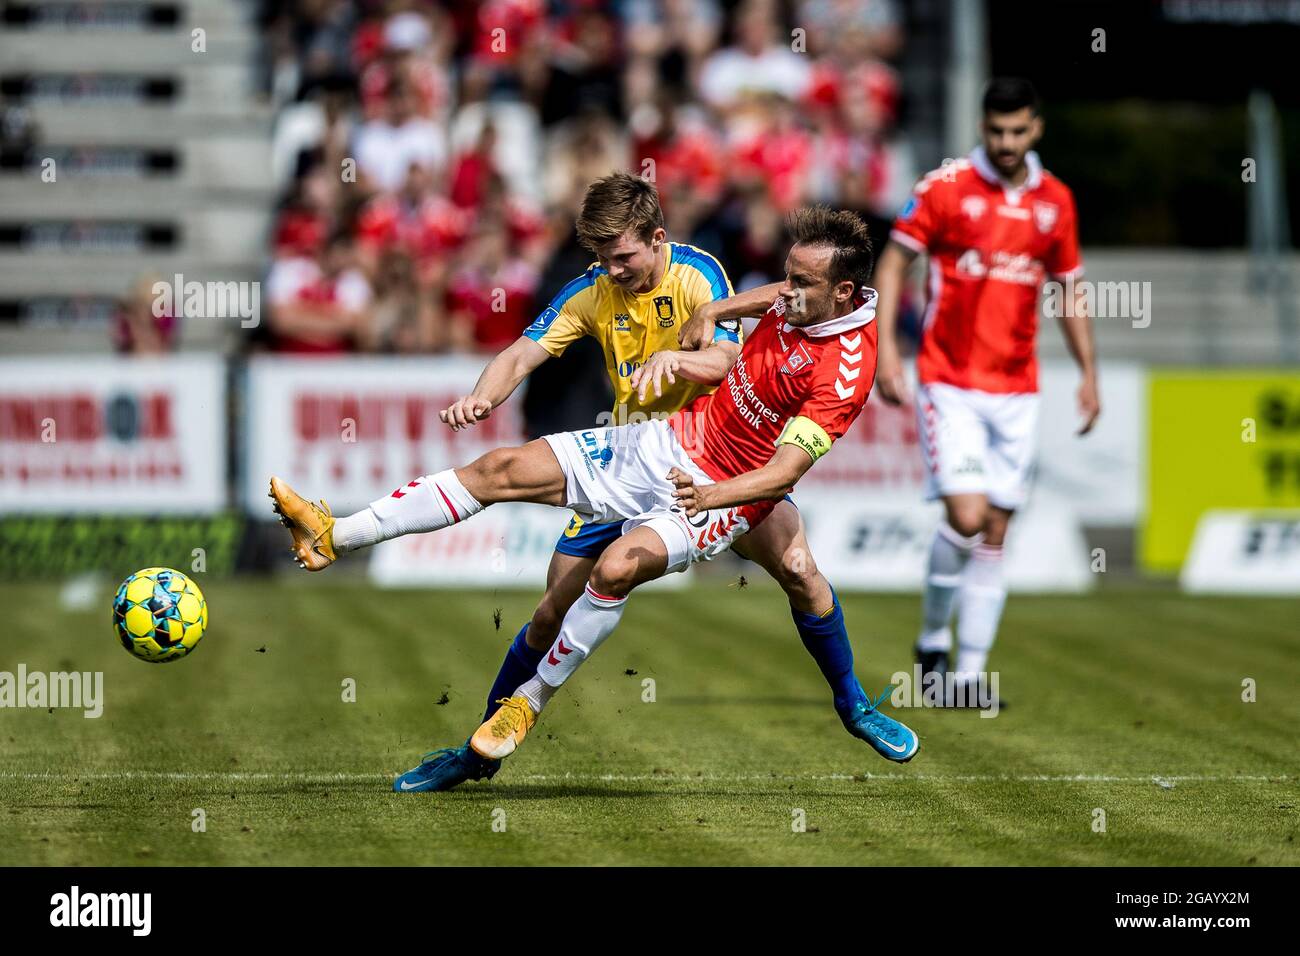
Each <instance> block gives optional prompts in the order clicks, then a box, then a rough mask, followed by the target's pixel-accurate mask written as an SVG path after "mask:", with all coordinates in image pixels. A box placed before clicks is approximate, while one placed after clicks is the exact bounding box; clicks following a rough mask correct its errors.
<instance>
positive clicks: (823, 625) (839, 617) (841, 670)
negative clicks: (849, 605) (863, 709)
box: [790, 588, 866, 712]
mask: <svg viewBox="0 0 1300 956" xmlns="http://www.w3.org/2000/svg"><path fill="white" fill-rule="evenodd" d="M831 598H832V600H834V602H835V603H834V604H832V605H831V609H830V611H829V612H827V613H826V614H825V615H824V616H821V617H819V616H818V615H816V614H806V613H804V612H803V611H797V610H795V609H794V608H793V607H791V608H790V616H791V617H793V618H794V626H795V627H796V628H798V629H799V637H800V638H802V639H803V646H804V647H806V648H808V653H809V654H811V655H812V658H813V660H815V661H816V662H817V666H818V667H820V668H821V672H822V676H823V677H825V678H826V683H828V684H830V685H831V694H832V695H834V698H835V709H836V711H841V712H842V711H844V710H846V709H848V708H850V707H852V706H853V705H854V704H855V703H857V702H858V701H859V700H863V699H865V698H866V694H865V693H864V692H863V690H862V685H861V684H859V683H858V679H857V678H856V677H855V676H853V645H852V644H850V643H849V632H848V631H847V630H845V628H844V609H843V608H842V607H840V599H839V596H838V595H837V594H836V593H835V589H834V588H832V589H831Z"/></svg>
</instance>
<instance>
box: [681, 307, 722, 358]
mask: <svg viewBox="0 0 1300 956" xmlns="http://www.w3.org/2000/svg"><path fill="white" fill-rule="evenodd" d="M716 329H717V323H716V322H714V320H713V310H712V309H710V308H709V307H708V306H707V305H702V306H700V307H699V308H698V309H696V310H695V312H694V313H693V314H692V315H691V317H690V318H689V319H687V320H686V324H685V325H683V326H682V327H681V329H680V331H678V333H677V342H678V343H679V344H680V345H681V347H682V351H684V352H698V351H700V349H706V348H708V347H709V346H710V345H711V344H713V335H714V332H715V331H716Z"/></svg>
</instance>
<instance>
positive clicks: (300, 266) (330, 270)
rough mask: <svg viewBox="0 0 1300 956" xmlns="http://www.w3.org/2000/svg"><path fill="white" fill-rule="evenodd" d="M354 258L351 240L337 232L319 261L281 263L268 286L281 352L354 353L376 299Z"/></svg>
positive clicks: (290, 260) (289, 259)
mask: <svg viewBox="0 0 1300 956" xmlns="http://www.w3.org/2000/svg"><path fill="white" fill-rule="evenodd" d="M354 258H355V256H354V252H353V248H352V240H351V238H350V237H349V236H347V235H346V234H343V233H336V234H335V235H334V236H333V237H332V238H331V239H330V240H329V242H328V243H326V245H325V248H324V249H322V250H321V252H320V254H319V256H318V257H317V258H316V259H308V258H304V257H294V258H287V259H279V260H277V261H276V262H275V264H274V265H273V266H272V267H271V273H270V275H269V276H268V277H267V283H266V284H267V297H268V299H269V300H270V306H271V332H272V333H273V334H274V336H275V345H276V348H277V349H278V350H279V351H282V352H299V353H306V354H318V355H329V354H338V353H342V352H347V351H350V350H351V349H352V348H353V344H354V341H355V337H356V336H357V335H359V334H361V333H363V331H364V325H365V322H366V321H367V318H368V309H369V306H370V300H371V291H370V283H369V282H367V281H366V279H365V276H363V275H362V274H361V271H360V270H359V269H357V268H356V266H355V265H354Z"/></svg>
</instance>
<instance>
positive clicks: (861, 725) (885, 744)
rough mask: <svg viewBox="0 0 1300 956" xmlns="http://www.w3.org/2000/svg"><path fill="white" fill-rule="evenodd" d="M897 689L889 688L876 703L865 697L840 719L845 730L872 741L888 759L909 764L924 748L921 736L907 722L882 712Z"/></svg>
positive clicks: (877, 751) (869, 741) (881, 754)
mask: <svg viewBox="0 0 1300 956" xmlns="http://www.w3.org/2000/svg"><path fill="white" fill-rule="evenodd" d="M893 689H894V688H893V687H886V688H885V692H884V693H883V694H881V695H880V699H879V700H877V701H874V702H873V701H872V700H871V698H869V697H863V698H862V699H861V700H859V701H857V702H856V703H855V704H854V705H853V706H852V707H851V708H849V709H848V710H847V711H841V712H840V720H842V721H843V722H844V729H845V730H847V731H848V732H849V733H851V734H852V735H853V736H854V737H857V738H859V739H860V740H865V741H866V742H867V743H869V744H871V746H872V748H874V749H875V751H876V753H878V754H880V756H882V757H884V758H885V759H886V760H892V761H894V762H895V763H907V762H908V761H909V760H911V759H912V758H913V757H915V756H916V752H917V751H918V750H919V749H920V748H921V738H920V737H918V736H917V735H916V731H914V730H912V728H910V727H908V726H907V725H906V724H902V723H900V722H899V721H897V720H895V719H894V718H893V717H887V716H886V715H885V714H882V713H881V712H880V710H879V708H880V705H881V704H882V703H884V700H885V698H886V697H888V696H889V693H890V691H892V690H893Z"/></svg>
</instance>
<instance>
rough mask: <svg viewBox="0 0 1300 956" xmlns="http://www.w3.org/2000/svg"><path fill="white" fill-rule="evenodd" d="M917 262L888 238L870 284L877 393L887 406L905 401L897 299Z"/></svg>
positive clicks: (905, 379)
mask: <svg viewBox="0 0 1300 956" xmlns="http://www.w3.org/2000/svg"><path fill="white" fill-rule="evenodd" d="M915 261H916V253H915V252H914V251H912V250H911V249H908V248H907V247H906V246H904V245H900V244H899V243H897V242H894V241H893V240H890V241H889V242H888V243H886V245H885V251H884V252H883V253H881V255H880V262H878V263H877V264H876V272H875V275H874V276H873V277H872V283H873V284H874V285H875V287H876V295H877V296H878V298H877V300H876V334H877V335H878V336H879V342H878V344H877V359H876V393H877V394H878V395H879V396H880V397H881V398H882V399H884V400H885V402H887V403H888V404H890V405H901V404H902V403H903V402H905V401H907V397H908V396H907V376H906V375H905V374H904V372H903V360H902V358H901V356H900V355H899V352H898V300H899V298H900V296H901V295H902V292H903V283H904V282H905V281H906V280H907V271H908V269H910V268H911V267H912V263H913V262H915Z"/></svg>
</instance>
